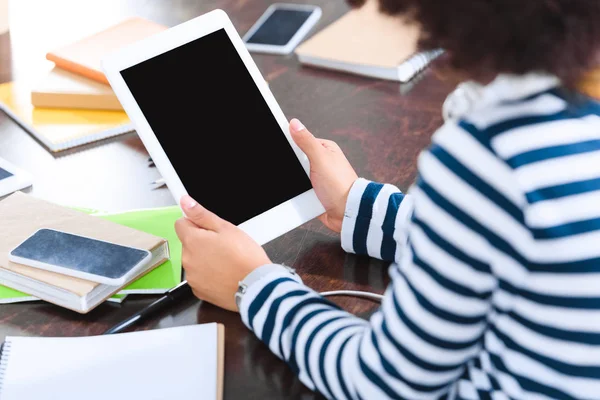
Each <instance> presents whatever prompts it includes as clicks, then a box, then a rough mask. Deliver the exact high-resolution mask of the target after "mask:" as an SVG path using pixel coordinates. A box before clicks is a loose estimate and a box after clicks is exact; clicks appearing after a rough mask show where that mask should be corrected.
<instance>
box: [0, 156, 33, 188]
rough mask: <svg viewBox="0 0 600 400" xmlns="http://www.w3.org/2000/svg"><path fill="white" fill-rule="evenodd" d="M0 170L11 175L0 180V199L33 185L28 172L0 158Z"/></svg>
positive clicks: (31, 177)
mask: <svg viewBox="0 0 600 400" xmlns="http://www.w3.org/2000/svg"><path fill="white" fill-rule="evenodd" d="M0 168H2V169H3V170H5V171H8V172H10V173H11V174H12V176H9V177H8V178H4V179H0V198H2V197H5V196H8V195H9V194H11V193H14V192H16V191H18V190H22V189H26V188H28V187H30V186H31V185H33V176H32V175H31V174H30V173H29V172H27V171H25V170H23V169H21V168H19V167H17V166H16V165H14V164H12V163H10V162H8V161H7V160H5V159H3V158H0Z"/></svg>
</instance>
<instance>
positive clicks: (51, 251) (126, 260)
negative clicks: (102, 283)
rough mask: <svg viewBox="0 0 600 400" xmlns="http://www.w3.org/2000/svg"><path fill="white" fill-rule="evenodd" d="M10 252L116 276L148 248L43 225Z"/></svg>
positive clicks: (58, 265)
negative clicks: (110, 241) (132, 246)
mask: <svg viewBox="0 0 600 400" xmlns="http://www.w3.org/2000/svg"><path fill="white" fill-rule="evenodd" d="M11 254H12V255H13V256H15V257H21V258H25V259H27V260H33V261H38V262H42V263H45V264H50V265H55V266H57V267H63V268H68V269H72V270H75V271H80V272H87V273H90V274H94V275H100V276H104V277H106V278H111V279H116V278H120V277H122V276H123V275H126V274H127V273H128V272H129V271H130V270H131V269H132V268H133V267H135V266H136V265H137V264H139V263H140V262H141V261H142V260H143V259H144V257H146V256H147V254H148V253H147V252H145V251H143V250H139V249H134V248H131V247H126V246H121V245H118V244H113V243H107V242H103V241H100V240H94V239H89V238H85V237H81V236H77V235H73V234H70V233H66V232H60V231H55V230H52V229H40V230H39V231H37V232H36V233H34V234H33V235H32V236H30V237H29V238H28V239H27V240H25V241H24V242H23V243H22V244H21V245H19V246H18V247H17V248H15V249H14V250H13V251H12V252H11Z"/></svg>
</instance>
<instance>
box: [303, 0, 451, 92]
mask: <svg viewBox="0 0 600 400" xmlns="http://www.w3.org/2000/svg"><path fill="white" fill-rule="evenodd" d="M378 3H379V2H378V1H377V0H367V1H366V3H365V4H364V5H363V6H362V7H360V8H356V9H352V10H350V11H349V12H348V13H346V14H345V15H343V16H342V17H341V18H339V19H338V20H336V21H334V22H333V23H332V24H330V25H329V26H327V27H325V28H324V29H323V30H321V31H320V32H318V33H316V34H315V35H313V36H312V37H311V38H309V39H308V40H306V41H305V42H304V43H302V44H301V45H300V46H298V47H297V48H296V50H295V53H296V55H297V56H298V61H300V63H302V64H305V65H309V66H313V67H319V68H326V69H330V70H335V71H342V72H346V73H351V74H356V75H362V76H367V77H371V78H378V79H386V80H392V81H398V82H408V81H409V80H411V79H413V78H414V77H415V76H416V75H417V74H418V73H419V72H421V71H422V70H423V69H425V68H426V67H427V66H428V65H429V64H430V62H431V61H432V60H434V59H435V58H437V57H438V56H439V55H440V54H442V50H433V51H419V50H418V49H417V42H418V38H419V27H418V26H417V25H415V24H411V23H407V22H406V21H403V20H402V19H400V18H397V17H391V16H388V15H385V14H383V13H381V11H380V10H379V8H378Z"/></svg>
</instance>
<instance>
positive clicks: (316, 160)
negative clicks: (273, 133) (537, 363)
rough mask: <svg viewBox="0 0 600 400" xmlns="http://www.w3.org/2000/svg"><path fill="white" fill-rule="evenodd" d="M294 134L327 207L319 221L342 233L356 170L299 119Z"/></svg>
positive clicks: (294, 122)
mask: <svg viewBox="0 0 600 400" xmlns="http://www.w3.org/2000/svg"><path fill="white" fill-rule="evenodd" d="M290 133H291V135H292V138H293V139H294V141H295V142H296V144H297V145H298V147H300V149H301V150H302V151H303V152H304V153H305V154H306V155H307V156H308V160H309V161H310V181H311V182H312V185H313V187H314V189H315V193H316V194H317V197H318V198H319V200H320V201H321V204H323V207H325V213H324V214H323V215H321V216H320V217H319V219H320V220H321V222H323V224H325V226H327V227H328V228H329V229H331V230H332V231H334V232H338V233H339V232H341V231H342V221H343V219H344V212H345V210H346V200H347V199H348V193H349V192H350V188H351V187H352V184H354V181H356V179H358V176H357V175H356V172H355V171H354V168H352V166H351V165H350V163H349V162H348V159H346V156H344V153H343V152H342V150H341V149H340V147H339V146H338V145H337V144H336V143H335V142H332V141H331V140H325V139H317V138H315V137H314V136H313V135H312V134H311V133H310V132H309V131H308V130H307V129H306V128H305V127H304V125H302V123H301V122H300V121H298V120H297V119H295V118H294V119H292V120H291V121H290Z"/></svg>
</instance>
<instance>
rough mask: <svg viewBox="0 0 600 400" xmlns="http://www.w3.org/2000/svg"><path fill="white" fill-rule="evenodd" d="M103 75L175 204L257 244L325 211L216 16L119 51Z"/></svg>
mask: <svg viewBox="0 0 600 400" xmlns="http://www.w3.org/2000/svg"><path fill="white" fill-rule="evenodd" d="M102 68H103V70H104V73H105V74H106V77H107V78H108V81H109V82H110V85H111V86H112V88H113V90H114V92H115V94H116V95H117V97H118V98H119V101H120V102H121V104H122V106H123V108H124V109H125V111H126V112H127V115H128V116H129V118H130V119H131V121H132V122H133V124H134V125H135V127H136V130H137V133H138V135H139V137H140V138H141V140H142V141H143V143H144V145H145V146H146V149H147V150H148V152H149V153H150V156H151V157H152V160H153V161H154V163H155V165H156V167H157V168H158V170H159V171H160V173H161V174H162V176H163V178H164V179H165V182H166V184H167V187H168V188H169V190H170V192H171V193H172V195H173V197H174V198H175V200H177V201H179V200H180V199H181V197H182V196H183V195H184V194H189V195H190V196H192V197H193V198H194V199H196V200H197V201H198V202H199V203H200V204H202V205H203V206H204V207H206V208H207V209H209V210H211V211H212V212H214V213H216V214H217V215H219V216H220V217H221V218H223V219H225V220H227V221H229V222H231V223H233V224H235V225H237V226H239V227H240V228H241V229H242V230H244V231H245V232H246V233H248V234H249V235H250V236H251V237H252V238H253V239H254V240H256V241H257V242H258V243H260V244H264V243H266V242H268V241H270V240H272V239H274V238H276V237H278V236H280V235H282V234H284V233H286V232H288V231H290V230H291V229H293V228H295V227H297V226H299V225H301V224H303V223H305V222H307V221H309V220H311V219H313V218H315V217H316V216H318V215H320V214H322V213H323V212H324V211H325V210H324V208H323V206H322V205H321V203H320V202H319V200H318V199H317V196H316V195H315V192H314V190H313V188H312V186H311V182H310V179H309V171H310V168H309V163H308V158H307V157H306V155H305V154H304V153H302V151H301V150H300V149H299V148H298V147H297V145H296V144H295V143H294V142H293V140H292V138H291V136H290V134H289V130H288V129H289V128H288V127H289V124H288V120H287V119H286V117H285V116H284V114H283V112H282V110H281V109H280V107H279V105H278V104H277V101H276V100H275V98H274V97H273V94H272V93H271V91H270V90H269V87H268V85H267V83H266V82H265V80H264V78H263V77H262V75H261V73H260V71H259V70H258V68H257V66H256V64H255V63H254V61H253V60H252V57H251V55H250V53H249V52H248V50H247V49H246V47H245V45H244V42H243V41H242V39H241V37H240V36H239V34H238V32H237V31H236V30H235V28H234V26H233V24H232V23H231V21H230V20H229V18H228V16H227V14H225V12H223V11H222V10H214V11H211V12H209V13H207V14H204V15H201V16H199V17H196V18H194V19H191V20H189V21H187V22H184V23H182V24H180V25H177V26H175V27H172V28H169V29H167V30H166V31H164V32H160V33H157V34H155V35H153V36H151V37H148V38H145V39H142V40H141V41H139V42H136V43H134V44H132V45H128V46H127V47H123V48H121V49H119V50H117V51H116V52H114V53H112V54H110V55H109V56H108V57H107V58H105V59H104V60H103V62H102Z"/></svg>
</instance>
